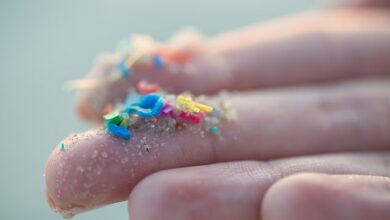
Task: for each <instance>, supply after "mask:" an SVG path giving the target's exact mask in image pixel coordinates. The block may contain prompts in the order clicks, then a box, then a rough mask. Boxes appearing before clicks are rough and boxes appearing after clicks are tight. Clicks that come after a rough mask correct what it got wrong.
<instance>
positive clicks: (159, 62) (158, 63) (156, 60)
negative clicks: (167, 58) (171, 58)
mask: <svg viewBox="0 0 390 220" xmlns="http://www.w3.org/2000/svg"><path fill="white" fill-rule="evenodd" d="M152 62H153V65H154V67H155V68H156V69H158V70H162V69H163V68H164V65H165V62H164V60H163V59H162V57H161V56H160V55H158V54H154V55H153V56H152Z"/></svg>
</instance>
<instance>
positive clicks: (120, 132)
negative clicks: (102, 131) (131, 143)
mask: <svg viewBox="0 0 390 220" xmlns="http://www.w3.org/2000/svg"><path fill="white" fill-rule="evenodd" d="M107 130H108V131H109V132H110V133H111V134H113V135H114V136H117V137H120V138H123V139H125V140H129V139H130V137H131V134H130V131H129V130H128V129H127V127H126V126H124V125H121V126H118V125H115V124H107Z"/></svg>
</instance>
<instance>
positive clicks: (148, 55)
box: [65, 30, 203, 89]
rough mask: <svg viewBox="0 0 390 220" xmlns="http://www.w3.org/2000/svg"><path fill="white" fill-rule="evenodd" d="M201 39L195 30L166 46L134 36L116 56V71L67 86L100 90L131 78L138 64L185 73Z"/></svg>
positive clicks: (146, 38)
mask: <svg viewBox="0 0 390 220" xmlns="http://www.w3.org/2000/svg"><path fill="white" fill-rule="evenodd" d="M202 40H203V39H202V37H201V34H199V33H198V32H196V31H194V30H190V31H188V30H186V31H181V32H179V33H178V34H176V35H174V36H173V37H172V38H171V39H170V40H169V41H168V42H167V43H160V42H157V41H155V40H154V39H153V38H152V37H150V36H147V35H133V36H132V37H131V38H129V39H127V40H122V41H121V42H120V45H119V51H118V53H117V54H118V55H120V56H121V58H120V60H119V61H118V63H117V64H116V68H106V69H110V72H107V74H104V75H102V76H100V77H99V78H86V79H81V80H74V81H71V82H68V83H67V84H66V85H65V86H66V87H67V88H70V89H88V88H89V89H90V88H97V87H101V86H104V85H107V84H110V83H113V82H116V81H118V80H120V79H123V78H128V77H130V76H132V74H133V73H135V72H134V66H136V65H151V66H153V67H154V68H155V69H156V70H158V71H162V70H164V69H165V68H167V67H169V69H170V70H171V71H165V72H170V73H174V72H176V71H174V70H178V69H179V70H180V68H182V69H183V70H184V69H186V68H185V66H186V65H187V63H188V61H189V60H190V59H191V58H192V57H193V55H194V54H196V52H197V51H198V50H199V47H200V46H199V45H201V41H202Z"/></svg>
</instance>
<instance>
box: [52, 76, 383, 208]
mask: <svg viewBox="0 0 390 220" xmlns="http://www.w3.org/2000/svg"><path fill="white" fill-rule="evenodd" d="M243 97H245V98H243ZM231 101H232V103H233V106H235V107H236V108H237V112H238V115H239V116H238V120H237V121H236V122H234V123H229V124H221V125H220V135H219V136H217V137H216V136H213V135H209V134H207V133H206V134H205V135H202V133H197V132H194V131H193V130H191V129H182V130H178V131H177V132H175V133H172V134H165V133H160V132H153V131H150V132H146V133H142V132H138V131H136V132H133V133H134V136H135V138H134V139H132V140H130V141H125V140H122V139H119V138H115V137H113V136H111V135H109V134H107V133H106V132H105V131H104V130H103V129H97V130H91V131H89V132H85V133H81V134H77V135H71V136H70V137H68V138H66V139H65V140H64V141H63V143H64V145H65V149H64V152H63V151H61V150H60V148H59V147H58V148H56V149H55V150H54V151H53V153H52V155H51V156H50V158H49V160H48V163H47V166H46V184H47V192H48V195H49V197H50V200H51V201H52V202H51V203H52V204H55V206H56V207H57V208H58V209H64V210H66V209H71V208H74V207H81V208H82V209H88V208H93V207H96V206H99V205H102V204H107V203H111V202H116V201H120V200H123V199H125V198H126V197H127V195H128V193H129V192H130V190H131V187H132V186H134V185H135V184H136V182H137V181H139V180H140V179H142V178H143V177H145V176H146V175H148V174H150V173H153V172H156V171H158V170H162V169H168V168H174V167H182V166H190V165H199V164H206V163H213V162H218V161H230V160H245V159H270V158H277V157H287V156H294V155H302V154H314V153H323V152H335V151H347V150H364V149H384V148H386V147H387V148H388V146H390V137H389V135H388V134H389V133H390V121H389V120H390V86H389V82H388V80H387V81H386V80H385V79H383V80H381V81H380V82H379V81H364V82H359V83H349V84H348V83H342V84H337V85H333V86H322V87H321V86H319V87H308V88H306V89H302V88H301V89H286V90H279V91H268V92H261V93H254V94H237V95H233V96H232V97H231ZM137 132H138V133H137ZM74 181H76V182H74ZM78 195H84V196H83V197H80V196H78ZM93 196H97V197H96V198H95V197H93Z"/></svg>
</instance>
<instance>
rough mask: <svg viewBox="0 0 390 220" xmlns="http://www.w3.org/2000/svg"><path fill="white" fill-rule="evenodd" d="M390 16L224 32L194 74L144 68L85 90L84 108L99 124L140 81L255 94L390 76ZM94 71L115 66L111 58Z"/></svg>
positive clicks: (314, 17) (172, 88)
mask: <svg viewBox="0 0 390 220" xmlns="http://www.w3.org/2000/svg"><path fill="white" fill-rule="evenodd" d="M389 23H390V16H389V13H387V11H386V10H384V9H362V8H355V9H346V8H344V9H337V10H332V11H331V10H329V11H322V12H315V13H314V12H313V13H305V14H301V15H295V16H290V17H287V18H283V19H279V20H276V21H270V22H266V23H262V24H259V25H255V26H253V27H248V28H243V29H240V30H235V31H231V32H228V33H224V34H222V35H220V36H215V37H213V38H211V39H209V40H206V41H205V42H203V43H202V45H201V49H200V51H199V53H198V54H196V55H195V56H194V57H193V59H191V60H190V61H189V65H190V66H191V68H189V69H191V71H190V72H191V73H187V74H186V73H180V72H179V73H176V74H173V73H172V72H170V70H169V69H168V68H167V69H164V70H163V71H156V70H155V69H153V68H150V67H146V66H139V67H138V68H137V67H136V68H135V69H134V72H135V74H134V77H129V79H128V80H122V81H120V82H117V83H115V84H112V85H109V86H107V87H104V88H100V89H91V90H85V91H82V92H81V93H80V96H79V100H78V102H77V109H78V112H79V113H80V115H81V116H82V117H83V118H86V119H91V120H97V119H99V118H100V117H101V112H102V110H103V108H104V106H106V105H107V104H109V103H113V102H115V100H118V99H123V98H124V97H125V96H126V94H127V91H128V88H129V87H132V86H134V85H136V84H137V82H138V81H139V80H140V79H144V80H147V81H149V82H155V83H158V84H159V85H160V86H161V87H162V88H164V90H166V91H169V92H174V93H176V92H182V91H184V90H190V91H191V92H193V93H195V94H213V93H216V92H218V91H220V90H251V89H257V88H264V87H272V86H284V85H293V84H305V83H320V82H328V81H332V80H337V79H344V78H348V77H363V76H373V75H386V74H389V73H390V71H389V70H390V63H389V62H388V57H390V41H389V39H390V26H389V25H388V24H389ZM103 60H104V61H103V63H101V64H99V66H97V68H96V69H95V70H94V71H93V73H92V74H100V73H102V72H104V71H105V69H109V68H113V67H114V68H115V67H116V63H117V62H118V60H120V57H116V56H113V57H109V56H108V57H105V58H104V59H103Z"/></svg>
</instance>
